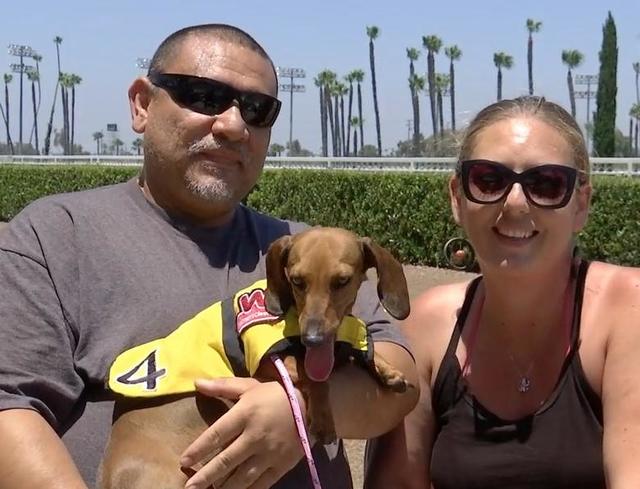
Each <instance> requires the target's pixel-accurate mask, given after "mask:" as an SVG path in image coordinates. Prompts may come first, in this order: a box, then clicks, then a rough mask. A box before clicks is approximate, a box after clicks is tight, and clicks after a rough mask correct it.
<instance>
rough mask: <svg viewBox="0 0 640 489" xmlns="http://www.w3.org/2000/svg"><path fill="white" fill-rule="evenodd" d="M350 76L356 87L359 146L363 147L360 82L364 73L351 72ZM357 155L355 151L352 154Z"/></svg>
mask: <svg viewBox="0 0 640 489" xmlns="http://www.w3.org/2000/svg"><path fill="white" fill-rule="evenodd" d="M351 74H352V75H353V80H354V81H355V82H356V83H357V86H358V122H359V124H358V127H359V128H360V146H364V131H363V129H362V127H363V126H364V119H363V118H362V81H363V80H364V71H362V70H353V71H352V72H351ZM357 153H358V152H357V150H356V151H355V152H354V154H357Z"/></svg>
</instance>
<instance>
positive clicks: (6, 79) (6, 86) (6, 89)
mask: <svg viewBox="0 0 640 489" xmlns="http://www.w3.org/2000/svg"><path fill="white" fill-rule="evenodd" d="M11 80H13V75H10V74H9V73H5V74H4V108H5V115H4V125H5V127H6V129H7V144H8V145H9V151H11V154H14V148H13V141H12V140H11V130H10V129H9V128H10V127H11V125H10V118H9V113H10V111H9V83H11Z"/></svg>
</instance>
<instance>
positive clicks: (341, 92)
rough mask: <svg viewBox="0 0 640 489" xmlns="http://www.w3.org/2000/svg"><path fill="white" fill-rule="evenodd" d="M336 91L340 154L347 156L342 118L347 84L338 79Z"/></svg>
mask: <svg viewBox="0 0 640 489" xmlns="http://www.w3.org/2000/svg"><path fill="white" fill-rule="evenodd" d="M336 92H337V94H338V97H340V141H341V142H342V156H349V153H348V151H347V140H346V139H345V137H346V134H345V127H344V124H345V120H344V96H345V95H346V94H347V93H349V89H348V88H347V86H346V85H345V84H344V83H342V82H339V81H336Z"/></svg>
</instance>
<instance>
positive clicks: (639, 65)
mask: <svg viewBox="0 0 640 489" xmlns="http://www.w3.org/2000/svg"><path fill="white" fill-rule="evenodd" d="M633 71H635V73H636V103H638V104H640V86H639V85H638V78H640V61H637V62H635V63H633Z"/></svg>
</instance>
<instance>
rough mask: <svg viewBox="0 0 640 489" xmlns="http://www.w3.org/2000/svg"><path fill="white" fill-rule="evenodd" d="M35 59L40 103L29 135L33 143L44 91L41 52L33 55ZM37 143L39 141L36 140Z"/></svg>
mask: <svg viewBox="0 0 640 489" xmlns="http://www.w3.org/2000/svg"><path fill="white" fill-rule="evenodd" d="M32 58H33V61H35V63H36V71H35V72H36V74H37V75H38V79H37V80H36V83H37V84H38V104H37V107H36V117H35V118H34V120H33V126H32V127H31V135H30V136H29V144H31V142H32V141H33V134H34V132H35V130H36V123H37V119H38V117H37V116H38V114H40V102H41V100H42V91H41V89H40V61H42V56H40V55H39V54H34V55H33V56H32ZM36 145H37V142H36Z"/></svg>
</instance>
